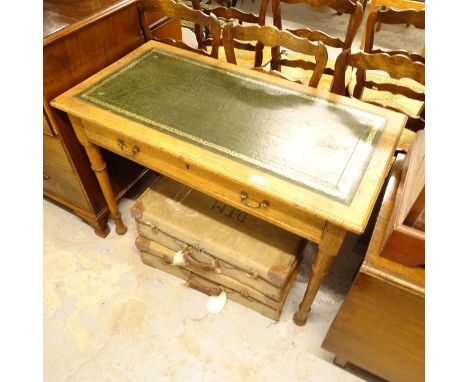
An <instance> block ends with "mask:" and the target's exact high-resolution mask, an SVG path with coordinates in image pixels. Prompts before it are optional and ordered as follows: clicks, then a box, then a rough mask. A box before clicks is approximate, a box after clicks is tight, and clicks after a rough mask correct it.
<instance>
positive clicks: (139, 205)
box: [130, 199, 144, 219]
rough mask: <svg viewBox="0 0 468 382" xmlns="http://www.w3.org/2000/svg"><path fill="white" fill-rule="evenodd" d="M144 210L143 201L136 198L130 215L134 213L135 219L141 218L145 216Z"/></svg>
mask: <svg viewBox="0 0 468 382" xmlns="http://www.w3.org/2000/svg"><path fill="white" fill-rule="evenodd" d="M143 210H144V208H143V202H142V201H141V200H140V199H138V200H135V202H133V204H132V206H131V207H130V215H132V217H133V218H134V219H141V217H142V216H143Z"/></svg>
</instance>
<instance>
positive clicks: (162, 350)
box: [44, 175, 378, 381]
mask: <svg viewBox="0 0 468 382" xmlns="http://www.w3.org/2000/svg"><path fill="white" fill-rule="evenodd" d="M153 179H154V175H151V176H149V177H147V179H145V180H144V181H143V182H142V183H141V184H139V185H138V186H137V187H136V188H135V189H134V190H133V191H132V192H131V195H127V197H126V198H125V199H123V200H122V201H121V202H120V209H121V211H122V215H123V219H124V221H125V222H126V223H127V225H128V228H129V229H128V232H127V234H125V235H124V236H118V235H117V234H116V233H115V232H114V230H113V228H114V225H113V223H112V222H111V223H110V226H111V234H110V235H109V236H108V237H107V238H106V239H104V240H103V239H101V238H99V237H97V236H95V235H94V233H93V231H92V229H91V228H90V227H88V226H87V225H86V224H84V223H83V222H82V221H81V220H80V219H79V218H77V217H76V216H74V215H72V214H70V213H69V212H67V211H65V210H64V209H62V208H60V207H58V206H56V205H55V204H53V203H51V202H49V201H46V200H44V376H45V380H46V381H221V380H222V381H306V380H313V381H358V380H362V379H364V380H368V381H374V380H378V379H377V378H376V377H374V376H372V375H370V374H368V373H366V372H365V371H363V370H360V369H357V368H356V367H353V366H352V365H349V366H347V368H346V369H342V368H339V367H337V366H335V365H333V363H332V359H333V355H332V354H330V353H328V352H326V351H324V350H323V349H321V347H320V345H321V342H322V341H323V338H324V335H325V333H326V331H327V330H328V327H329V326H330V324H331V321H332V320H333V317H334V316H335V314H336V312H337V311H338V309H339V307H340V305H341V303H342V301H343V298H344V296H345V294H346V292H347V290H348V289H349V287H350V285H351V282H352V276H353V274H354V273H355V271H356V270H357V269H358V267H359V265H360V262H361V261H362V257H361V256H359V255H356V254H353V253H349V252H351V251H350V249H351V248H352V247H353V245H354V242H355V239H356V238H355V237H354V236H350V237H348V238H347V240H346V245H345V247H344V250H343V252H347V253H346V254H343V255H342V256H339V257H338V259H337V261H336V262H335V264H334V265H333V268H332V269H331V272H330V275H329V277H328V279H327V280H326V282H325V284H324V285H323V287H322V289H321V290H320V292H319V294H318V296H317V299H316V301H315V303H314V305H313V312H312V313H311V315H310V319H309V322H308V324H307V325H306V326H304V327H298V326H296V325H294V323H293V321H292V315H293V313H294V311H295V309H296V307H297V305H298V303H299V302H300V300H301V298H302V296H303V293H304V291H305V286H306V284H305V281H306V280H307V278H308V274H309V269H310V262H311V261H312V258H313V256H314V254H315V247H314V246H310V247H309V250H308V256H307V257H306V259H305V261H304V264H303V267H302V268H301V272H300V274H299V275H298V277H297V282H296V283H295V285H294V286H293V288H292V290H291V292H290V295H289V297H288V299H287V301H286V304H285V307H284V310H283V313H282V316H281V319H280V321H279V322H278V323H275V322H274V321H272V320H270V319H269V318H266V317H264V316H262V315H260V314H258V313H256V312H254V311H251V310H249V309H247V308H245V307H243V306H241V305H238V304H236V303H234V302H228V303H227V305H226V307H225V308H224V310H223V311H222V312H220V313H218V314H210V313H208V312H207V310H206V307H205V306H206V303H207V299H208V297H207V296H205V295H204V294H201V293H199V292H197V291H194V290H192V289H189V288H186V287H185V286H184V285H183V284H182V281H181V280H180V279H177V278H174V277H173V276H171V275H168V274H165V273H163V272H161V271H159V270H156V269H154V268H151V267H148V266H146V265H144V264H143V263H142V262H141V260H140V256H139V252H138V250H137V248H136V247H135V245H134V240H135V238H136V236H137V232H136V224H135V222H134V221H133V220H132V218H131V216H130V214H129V207H130V205H131V203H132V201H133V200H134V199H135V198H136V197H137V196H138V195H139V194H140V193H141V192H142V191H143V190H144V189H145V188H146V186H147V185H148V184H149V183H150V182H151V181H152V180H153Z"/></svg>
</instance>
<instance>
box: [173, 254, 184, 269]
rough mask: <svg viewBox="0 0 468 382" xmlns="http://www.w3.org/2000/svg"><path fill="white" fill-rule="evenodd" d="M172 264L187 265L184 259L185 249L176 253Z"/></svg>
mask: <svg viewBox="0 0 468 382" xmlns="http://www.w3.org/2000/svg"><path fill="white" fill-rule="evenodd" d="M172 265H178V266H182V267H183V266H184V265H187V263H186V262H185V259H184V252H183V251H178V252H176V254H175V255H174V258H173V259H172Z"/></svg>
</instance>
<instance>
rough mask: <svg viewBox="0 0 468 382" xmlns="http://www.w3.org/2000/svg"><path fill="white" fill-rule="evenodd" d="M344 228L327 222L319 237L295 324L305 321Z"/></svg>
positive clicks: (342, 236)
mask: <svg viewBox="0 0 468 382" xmlns="http://www.w3.org/2000/svg"><path fill="white" fill-rule="evenodd" d="M345 235H346V230H345V229H343V228H340V227H337V226H334V225H332V224H330V223H327V225H326V226H325V229H324V231H323V234H322V238H321V239H320V243H319V248H318V253H317V257H316V259H315V261H314V262H313V264H312V274H311V276H310V278H309V282H308V284H307V289H306V292H305V294H304V297H303V299H302V302H301V303H300V305H299V309H298V311H297V312H296V313H295V314H294V322H295V323H296V325H299V326H302V325H304V324H305V323H306V321H307V315H308V314H309V312H310V307H311V305H312V302H313V301H314V299H315V296H316V295H317V292H318V290H319V288H320V284H321V283H322V280H323V278H324V277H325V276H326V275H327V273H328V269H329V268H330V266H331V265H332V263H333V260H334V259H335V256H336V255H337V254H338V252H339V251H340V248H341V244H343V240H344V238H345Z"/></svg>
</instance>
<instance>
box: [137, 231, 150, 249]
mask: <svg viewBox="0 0 468 382" xmlns="http://www.w3.org/2000/svg"><path fill="white" fill-rule="evenodd" d="M135 245H136V246H137V248H138V249H139V250H140V251H144V252H148V250H149V247H150V241H149V240H148V239H147V238H146V237H143V236H141V235H138V236H137V238H136V239H135Z"/></svg>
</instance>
